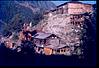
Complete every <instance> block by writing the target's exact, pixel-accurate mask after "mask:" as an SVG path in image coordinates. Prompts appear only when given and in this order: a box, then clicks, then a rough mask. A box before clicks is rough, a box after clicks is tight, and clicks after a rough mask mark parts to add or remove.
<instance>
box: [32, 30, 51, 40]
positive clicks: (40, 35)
mask: <svg viewBox="0 0 99 68" xmlns="http://www.w3.org/2000/svg"><path fill="white" fill-rule="evenodd" d="M51 35H52V34H50V33H43V32H38V33H36V34H35V35H34V38H38V39H45V38H47V37H49V36H51Z"/></svg>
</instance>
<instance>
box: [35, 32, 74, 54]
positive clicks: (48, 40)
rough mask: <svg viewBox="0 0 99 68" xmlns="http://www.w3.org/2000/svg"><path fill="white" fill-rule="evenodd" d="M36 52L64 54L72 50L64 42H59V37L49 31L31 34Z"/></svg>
mask: <svg viewBox="0 0 99 68" xmlns="http://www.w3.org/2000/svg"><path fill="white" fill-rule="evenodd" d="M33 38H34V44H35V45H36V46H35V51H36V53H39V54H41V53H42V54H45V55H52V54H53V55H56V54H64V55H71V54H72V53H71V52H73V51H74V49H73V48H70V47H69V46H67V45H66V44H62V43H61V38H60V37H58V36H56V35H54V34H50V33H43V32H38V33H37V34H35V35H34V36H33Z"/></svg>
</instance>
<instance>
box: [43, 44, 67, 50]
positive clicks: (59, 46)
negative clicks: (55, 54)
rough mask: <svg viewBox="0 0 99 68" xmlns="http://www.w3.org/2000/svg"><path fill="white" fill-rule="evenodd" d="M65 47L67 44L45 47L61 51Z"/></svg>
mask: <svg viewBox="0 0 99 68" xmlns="http://www.w3.org/2000/svg"><path fill="white" fill-rule="evenodd" d="M65 46H66V45H65V44H59V45H58V46H53V45H48V46H45V47H47V48H51V49H59V48H63V47H65Z"/></svg>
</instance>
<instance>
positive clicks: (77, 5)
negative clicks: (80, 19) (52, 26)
mask: <svg viewBox="0 0 99 68" xmlns="http://www.w3.org/2000/svg"><path fill="white" fill-rule="evenodd" d="M86 12H88V13H89V12H93V7H92V4H86V3H81V2H74V1H73V2H66V3H64V4H61V5H59V6H57V8H56V9H54V10H50V11H49V12H46V13H45V15H48V16H52V15H55V14H83V13H86Z"/></svg>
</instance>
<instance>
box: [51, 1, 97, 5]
mask: <svg viewBox="0 0 99 68" xmlns="http://www.w3.org/2000/svg"><path fill="white" fill-rule="evenodd" d="M52 2H53V3H55V4H56V5H60V4H63V3H65V2H68V1H52ZM79 2H83V3H88V4H96V1H79Z"/></svg>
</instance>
